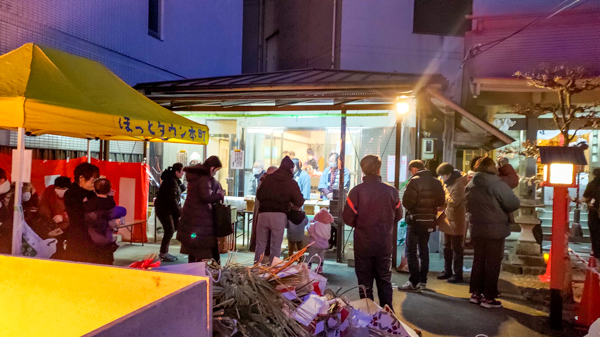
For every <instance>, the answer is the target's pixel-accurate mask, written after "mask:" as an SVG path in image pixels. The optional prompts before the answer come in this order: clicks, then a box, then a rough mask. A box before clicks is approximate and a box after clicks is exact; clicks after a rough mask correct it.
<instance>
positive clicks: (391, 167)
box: [387, 156, 408, 182]
mask: <svg viewBox="0 0 600 337" xmlns="http://www.w3.org/2000/svg"><path fill="white" fill-rule="evenodd" d="M407 165H408V158H406V156H401V157H400V181H406V167H407ZM395 174H396V156H388V161H387V181H388V182H393V181H394V179H395V178H396V177H395Z"/></svg>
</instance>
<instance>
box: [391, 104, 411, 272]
mask: <svg viewBox="0 0 600 337" xmlns="http://www.w3.org/2000/svg"><path fill="white" fill-rule="evenodd" d="M412 102H414V100H412V98H411V97H408V96H405V95H402V96H400V97H398V98H396V102H395V103H396V112H398V115H397V116H396V151H395V156H396V163H395V165H396V167H395V170H394V171H395V172H394V187H395V188H396V189H397V190H400V159H401V158H400V149H401V146H402V127H403V126H404V115H406V114H407V113H408V112H409V111H410V107H411V103H412ZM393 239H394V245H393V247H394V251H393V254H392V265H393V266H394V268H396V267H397V262H398V224H396V226H394V230H393Z"/></svg>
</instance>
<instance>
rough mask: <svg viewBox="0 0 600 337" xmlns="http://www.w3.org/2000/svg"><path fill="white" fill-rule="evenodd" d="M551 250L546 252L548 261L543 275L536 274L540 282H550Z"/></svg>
mask: <svg viewBox="0 0 600 337" xmlns="http://www.w3.org/2000/svg"><path fill="white" fill-rule="evenodd" d="M551 261H552V251H550V253H548V262H546V273H545V274H544V275H538V278H539V279H540V282H545V283H548V282H550V269H551V268H550V267H551V266H552V263H551Z"/></svg>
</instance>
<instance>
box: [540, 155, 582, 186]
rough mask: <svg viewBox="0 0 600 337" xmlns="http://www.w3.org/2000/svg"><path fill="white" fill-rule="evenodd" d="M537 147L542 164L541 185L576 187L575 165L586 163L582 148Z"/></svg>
mask: <svg viewBox="0 0 600 337" xmlns="http://www.w3.org/2000/svg"><path fill="white" fill-rule="evenodd" d="M539 149H540V159H541V162H542V164H543V165H544V173H543V181H542V186H554V187H576V185H577V180H576V179H575V177H576V174H577V170H576V169H575V165H587V161H586V159H585V155H584V153H583V150H582V149H580V148H577V147H558V146H556V147H555V146H542V147H539Z"/></svg>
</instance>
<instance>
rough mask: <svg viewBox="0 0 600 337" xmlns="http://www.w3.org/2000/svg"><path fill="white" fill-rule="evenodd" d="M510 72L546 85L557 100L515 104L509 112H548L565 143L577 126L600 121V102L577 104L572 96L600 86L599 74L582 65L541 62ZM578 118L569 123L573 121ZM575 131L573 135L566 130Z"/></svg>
mask: <svg viewBox="0 0 600 337" xmlns="http://www.w3.org/2000/svg"><path fill="white" fill-rule="evenodd" d="M514 76H516V77H519V78H525V79H527V82H528V83H529V85H531V86H534V87H536V88H541V89H549V90H552V91H554V92H556V94H557V95H558V103H554V104H550V103H535V104H533V103H532V104H527V105H517V106H515V107H514V108H513V112H514V113H517V114H519V115H524V116H534V117H539V116H541V115H545V114H552V118H553V120H554V123H555V124H556V128H557V129H558V130H559V131H560V133H561V134H562V135H563V137H564V140H565V142H564V146H569V143H570V142H572V141H573V140H574V139H575V137H576V133H577V131H578V130H581V129H585V128H590V127H594V128H595V127H597V126H598V125H600V110H599V109H598V108H599V107H600V104H598V103H595V104H591V105H577V104H575V103H573V96H575V95H577V94H580V93H582V92H585V91H592V90H595V89H597V88H600V77H595V78H594V77H592V76H589V74H588V73H587V72H586V71H585V69H584V68H583V67H567V66H556V67H552V66H549V65H541V66H540V67H539V68H538V69H536V70H535V71H532V72H525V73H524V72H520V71H518V72H516V73H515V74H514ZM575 121H581V122H578V123H576V125H573V122H575ZM572 130H573V131H575V132H574V133H573V135H571V134H570V131H572Z"/></svg>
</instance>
